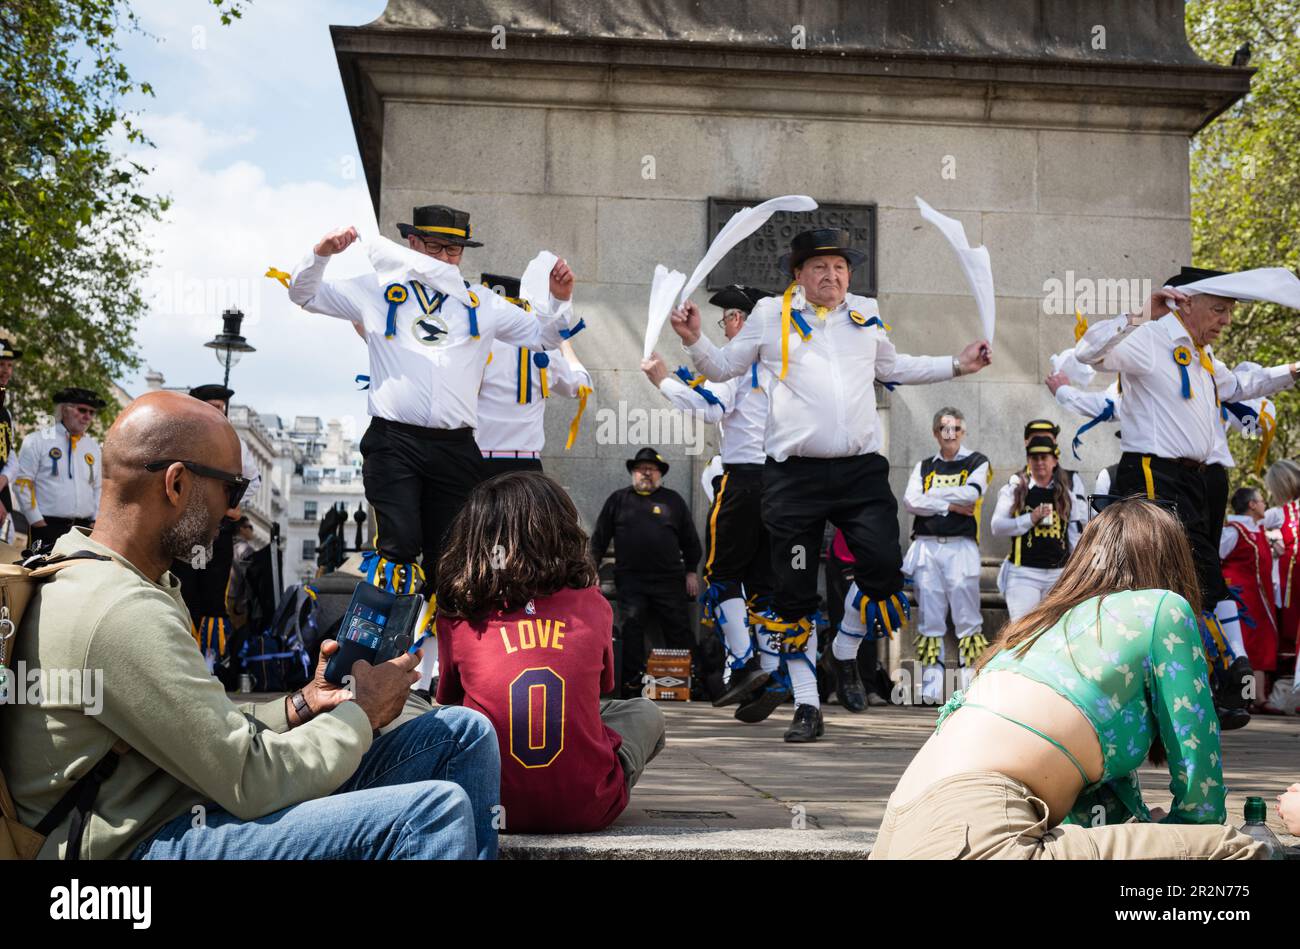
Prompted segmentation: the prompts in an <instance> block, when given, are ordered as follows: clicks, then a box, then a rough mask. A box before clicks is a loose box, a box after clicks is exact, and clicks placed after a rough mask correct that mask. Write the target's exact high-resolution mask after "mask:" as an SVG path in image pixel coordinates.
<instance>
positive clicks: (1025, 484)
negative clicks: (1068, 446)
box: [1011, 458, 1074, 531]
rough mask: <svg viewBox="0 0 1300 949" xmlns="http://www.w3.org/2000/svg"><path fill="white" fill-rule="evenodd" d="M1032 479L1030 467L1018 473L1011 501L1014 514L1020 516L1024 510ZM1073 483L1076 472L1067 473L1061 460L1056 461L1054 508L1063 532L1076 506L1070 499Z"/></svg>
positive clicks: (1054, 469)
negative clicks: (1071, 510)
mask: <svg viewBox="0 0 1300 949" xmlns="http://www.w3.org/2000/svg"><path fill="white" fill-rule="evenodd" d="M1032 479H1033V476H1032V475H1031V474H1030V473H1029V466H1028V465H1026V466H1025V467H1024V468H1022V469H1020V471H1018V472H1017V473H1016V488H1015V491H1014V493H1013V494H1012V499H1011V513H1012V514H1019V513H1020V512H1021V511H1022V510H1024V507H1025V498H1026V497H1028V496H1029V483H1030V481H1031V480H1032ZM1073 481H1074V472H1073V471H1066V470H1065V468H1063V467H1062V466H1061V459H1059V458H1058V459H1056V465H1055V467H1053V468H1052V507H1054V508H1056V517H1057V519H1058V520H1060V522H1061V529H1062V530H1063V531H1064V530H1065V529H1066V528H1067V527H1068V525H1069V523H1070V508H1071V507H1072V506H1073V504H1074V499H1073V498H1071V497H1070V494H1071V483H1072V482H1073Z"/></svg>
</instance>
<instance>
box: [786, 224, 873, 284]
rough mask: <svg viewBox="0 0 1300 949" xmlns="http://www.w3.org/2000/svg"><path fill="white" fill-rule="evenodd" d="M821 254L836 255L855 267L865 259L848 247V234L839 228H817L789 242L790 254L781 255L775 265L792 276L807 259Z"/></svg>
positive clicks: (862, 254)
mask: <svg viewBox="0 0 1300 949" xmlns="http://www.w3.org/2000/svg"><path fill="white" fill-rule="evenodd" d="M823 254H838V255H839V256H841V257H843V258H844V259H845V260H847V261H848V262H849V266H850V267H856V266H858V264H860V263H862V262H863V261H864V260H866V259H867V255H866V254H864V253H862V251H860V250H858V249H857V248H856V247H850V246H849V232H848V231H846V230H844V229H843V228H839V227H819V228H817V229H816V230H814V231H801V232H800V233H798V234H796V235H795V236H794V238H793V239H791V241H790V253H788V254H782V255H781V259H780V260H779V261H778V262H777V265H778V266H779V267H780V268H781V269H782V270H784V271H785V272H786V273H790V274H793V273H794V271H795V268H796V267H802V266H803V262H804V261H805V260H807V259H808V258H809V257H820V256H822V255H823Z"/></svg>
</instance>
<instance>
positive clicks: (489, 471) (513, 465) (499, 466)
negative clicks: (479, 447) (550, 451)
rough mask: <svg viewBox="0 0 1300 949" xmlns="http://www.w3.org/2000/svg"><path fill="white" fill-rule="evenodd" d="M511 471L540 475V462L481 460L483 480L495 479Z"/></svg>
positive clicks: (535, 460)
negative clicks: (532, 472)
mask: <svg viewBox="0 0 1300 949" xmlns="http://www.w3.org/2000/svg"><path fill="white" fill-rule="evenodd" d="M511 471H536V472H537V473H538V474H541V473H542V460H541V459H540V458H484V459H483V479H484V480H487V479H488V478H495V477H496V476H497V475H500V474H509V473H510V472H511Z"/></svg>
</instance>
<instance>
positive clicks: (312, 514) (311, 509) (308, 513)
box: [302, 501, 316, 521]
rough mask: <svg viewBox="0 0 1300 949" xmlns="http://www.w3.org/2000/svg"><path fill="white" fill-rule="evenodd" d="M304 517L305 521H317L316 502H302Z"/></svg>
mask: <svg viewBox="0 0 1300 949" xmlns="http://www.w3.org/2000/svg"><path fill="white" fill-rule="evenodd" d="M302 516H303V518H304V519H306V520H309V521H314V520H316V502H315V501H303V502H302Z"/></svg>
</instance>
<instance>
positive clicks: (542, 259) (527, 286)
mask: <svg viewBox="0 0 1300 949" xmlns="http://www.w3.org/2000/svg"><path fill="white" fill-rule="evenodd" d="M559 259H560V258H558V257H556V256H555V255H554V254H552V253H551V252H550V251H549V250H544V251H542V252H540V253H539V254H538V255H537V256H536V257H534V258H533V259H532V260H530V261H529V262H528V266H527V267H525V268H524V275H523V276H522V277H520V278H519V292H520V293H521V294H522V295H523V298H524V299H525V300H527V301H528V302H529V303H531V304H532V305H533V308H534V309H537V310H545V309H546V308H547V307H548V306H550V300H551V270H552V269H554V267H555V264H556V262H557V261H558V260H559Z"/></svg>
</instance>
